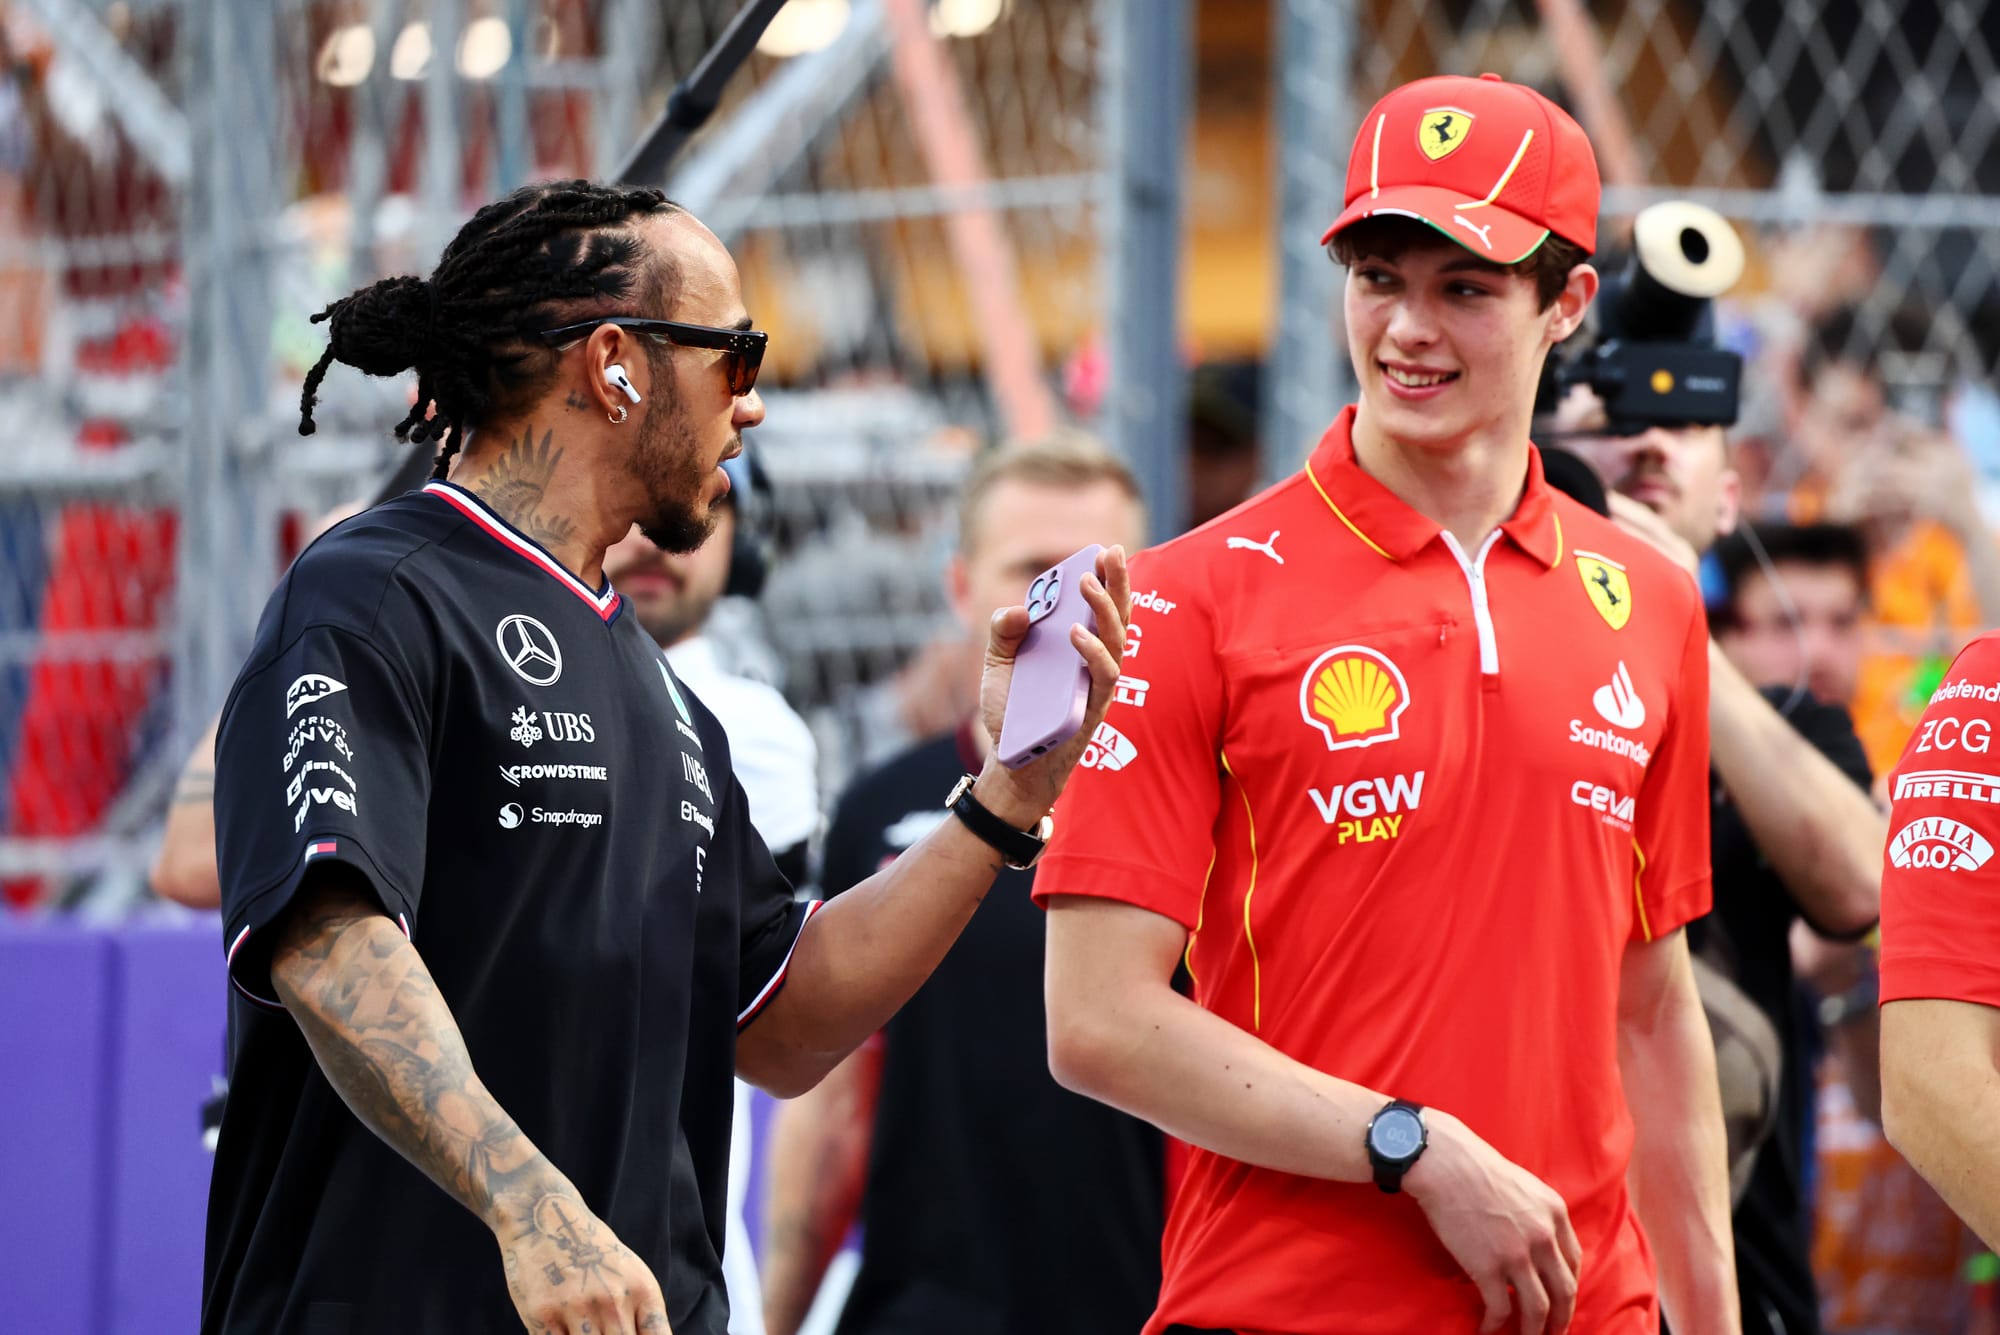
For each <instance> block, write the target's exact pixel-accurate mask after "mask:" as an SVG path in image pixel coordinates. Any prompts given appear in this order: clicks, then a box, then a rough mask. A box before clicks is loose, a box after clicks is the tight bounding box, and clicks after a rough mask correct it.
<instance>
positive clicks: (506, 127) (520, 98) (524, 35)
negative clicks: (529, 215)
mask: <svg viewBox="0 0 2000 1335" xmlns="http://www.w3.org/2000/svg"><path fill="white" fill-rule="evenodd" d="M503 14H504V16H505V18H506V20H507V36H508V38H509V42H508V51H507V63H506V65H505V66H503V67H502V68H501V70H500V73H499V76H498V77H497V78H496V79H495V81H494V82H495V84H496V87H495V89H494V109H493V110H494V119H495V120H496V121H497V122H498V125H497V126H496V135H497V138H498V142H499V148H500V151H499V153H498V154H497V155H496V156H497V158H498V161H497V163H496V164H495V175H497V176H498V177H499V181H498V183H497V184H498V185H499V189H498V191H497V192H496V193H498V194H502V195H504V194H506V193H507V192H508V191H509V190H512V189H513V188H514V187H515V186H518V185H520V184H521V183H522V182H523V181H526V180H527V179H528V172H529V169H530V164H529V161H528V159H529V158H530V157H531V156H532V154H533V150H532V148H531V141H530V139H529V137H528V116H529V110H528V105H529V104H528V59H529V55H530V52H529V51H528V43H529V41H530V40H531V39H532V35H531V34H530V32H529V31H528V0H506V4H505V5H504V6H503Z"/></svg>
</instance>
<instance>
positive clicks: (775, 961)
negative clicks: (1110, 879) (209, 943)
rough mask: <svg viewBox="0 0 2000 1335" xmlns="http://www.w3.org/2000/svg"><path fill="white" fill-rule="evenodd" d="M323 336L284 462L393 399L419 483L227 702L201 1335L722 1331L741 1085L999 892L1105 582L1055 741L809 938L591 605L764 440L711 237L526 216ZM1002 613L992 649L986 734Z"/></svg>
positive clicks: (291, 586)
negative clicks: (218, 1082)
mask: <svg viewBox="0 0 2000 1335" xmlns="http://www.w3.org/2000/svg"><path fill="white" fill-rule="evenodd" d="M322 314H323V318H325V319H326V320H327V322H328V324H329V327H330V329H331V333H332V346H331V347H330V348H329V350H328V353H327V356H326V357H325V358H323V359H322V360H321V362H320V364H319V366H318V367H316V368H315V369H314V372H313V375H312V376H311V377H310V378H309V380H308V383H307V386H306V391H305V395H304V398H303V402H302V409H303V421H302V424H301V429H302V430H307V431H309V430H311V428H312V404H313V398H314V393H315V391H316V390H317V388H318V386H319V383H320V381H321V379H322V377H323V374H324V371H325V368H326V367H327V366H328V365H329V364H330V363H331V362H332V361H335V360H338V361H342V362H346V363H347V364H349V365H352V366H355V367H358V368H360V369H361V370H363V371H366V372H369V373H370V374H375V375H392V374H396V373H398V372H400V371H403V370H405V369H408V368H410V367H414V368H415V369H416V371H417V375H418V392H417V405H416V407H415V408H414V409H413V410H412V411H411V413H410V416H409V417H408V418H406V419H405V420H404V421H403V423H402V424H401V425H400V426H399V427H398V434H399V435H404V436H407V437H410V438H428V439H434V440H436V441H438V442H439V444H440V449H439V453H438V461H437V468H436V472H435V477H436V479H437V480H434V481H432V482H431V483H430V484H429V485H428V486H427V487H425V488H423V489H422V490H421V491H415V492H411V493H409V494H407V495H405V496H402V497H400V498H397V499H395V500H391V501H389V502H386V503H384V504H382V505H378V506H376V507H374V508H373V509H372V510H369V511H367V512H366V513H364V514H362V515H360V516H358V517H356V518H354V519H351V520H349V521H347V522H346V523H344V524H342V525H340V526H339V527H337V528H335V529H334V530H332V532H330V533H329V534H327V535H326V536H325V537H323V538H321V539H320V540H319V541H318V542H316V543H314V544H313V545H312V546H311V547H310V548H308V549H307V550H306V552H305V553H304V554H303V555H301V556H300V558H299V559H298V561H297V562H295V563H294V565H293V567H292V569H291V570H290V572H288V573H287V575H286V576H285V578H284V580H283V582H282V583H281V584H280V585H279V587H278V590H277V592H276V593H275V594H274V595H273V597H272V599H271V602H270V604H269V606H268V607H267V608H266V609H265V613H264V617H263V621H262V623H261V624H260V625H259V627H258V631H257V638H256V643H255V646H254V648H253V650H252V652H251V655H250V657H249V660H248V662H247V663H246V664H245V666H244V669H243V672H242V675H241V676H240V677H239V678H238V680H237V683H236V686H235V688H234V690H233V691H232V692H231V693H230V697H229V700H228V702H227V704H226V705H225V706H224V711H223V717H222V723H221V731H220V734H219V739H218V743H217V779H216V784H217V797H216V811H217V848H218V853H219V860H220V867H221V880H222V907H223V915H224V926H225V941H226V943H227V947H228V956H229V974H230V978H231V981H232V982H233V983H234V985H235V986H234V992H235V999H233V1001H232V1005H233V1006H234V1007H235V1011H236V1014H235V1016H234V1017H233V1018H234V1021H235V1028H236V1042H235V1044H234V1047H233V1053H232V1060H231V1068H232V1069H231V1081H232V1083H231V1093H230V1098H229V1103H228V1108H227V1111H226V1113H225V1116H224V1121H223V1125H222V1130H221V1135H220V1140H219V1144H218V1148H217V1154H216V1164H215V1177H214V1183H213V1186H212V1189H211V1192H210V1206H209V1227H208V1254H207V1264H206V1276H205V1289H204V1301H203V1314H202V1329H203V1331H204V1332H224V1331H257V1332H270V1331H281V1332H289V1331H305V1332H313V1335H322V1333H325V1335H334V1333H336V1332H340V1333H346V1332H353V1333H354V1335H360V1333H361V1332H376V1331H398V1332H404V1331H426V1332H428V1331H473V1330H478V1331H491V1330H501V1329H504V1328H507V1327H509V1326H513V1325H515V1323H517V1322H524V1323H525V1324H526V1325H527V1326H528V1328H529V1329H531V1330H534V1331H551V1332H561V1333H562V1335H585V1332H590V1333H591V1335H597V1333H598V1332H637V1331H648V1332H652V1331H665V1330H669V1329H671V1330H673V1331H677V1332H679V1333H680V1335H722V1332H723V1331H724V1330H725V1328H726V1325H727V1319H728V1311H727V1306H728V1304H727V1300H726V1298H725V1297H724V1291H723V1283H722V1270H721V1265H720V1262H719V1259H718V1257H719V1253H720V1251H721V1246H722V1237H723V1220H722V1214H723V1204H724V1192H723V1183H724V1175H725V1170H726V1164H727V1156H728V1142H729V1130H730V1105H731V1083H730V1074H731V1071H732V1069H733V1070H735V1071H737V1072H740V1073H741V1074H742V1075H743V1076H744V1077H745V1078H746V1079H749V1080H752V1081H754V1082H756V1083H758V1084H760V1085H763V1086H764V1087H766V1088H768V1089H770V1090H772V1091H773V1092H775V1093H779V1094H796V1093H799V1092H801V1091H803V1090H805V1089H807V1088H809V1087H811V1086H812V1085H813V1084H814V1083H815V1082H816V1081H818V1080H819V1079H820V1077H821V1076H823V1075H824V1074H825V1073H826V1072H827V1071H828V1070H829V1069H830V1068H831V1067H832V1066H833V1065H834V1064H835V1063H836V1062H838V1061H839V1060H840V1059H841V1058H842V1057H843V1056H844V1055H846V1053H848V1052H849V1051H850V1050H852V1049H853V1048H854V1047H855V1046H856V1045H857V1044H859V1043H860V1042H861V1041H862V1040H863V1039H865V1038H866V1037H867V1036H868V1035H869V1034H871V1033H873V1032H875V1030H877V1029H878V1028H879V1027H880V1026H881V1025H882V1024H883V1022H884V1021H885V1020H887V1019H888V1017H889V1016H890V1014H891V1013H893V1012H894V1010H895V1009H896V1008H897V1007H898V1006H900V1005H901V1004H902V1002H903V1001H904V1000H906V999H907V998H908V997H909V996H910V994H911V993H912V992H913V991H914V990H915V989H916V987H917V986H918V984H920V983H921V982H922V981H923V979H924V978H925V977H926V976H927V975H928V974H929V973H930V971H931V969H932V968H933V967H934V966H935V965H936V964H937V962H938V960H939V959H940V958H941V957H942V956H943V954H944V952H945V950H946V949H947V947H949V946H950V944H951V942H952V941H953V939H954V938H955V937H956V936H957V935H958V932H959V930H960V929H961V928H962V927H963V926H964V925H965V923H966V921H967V920H968V919H969V918H970V917H971V916H972V913H973V910H974V909H975V908H977V907H978V904H979V901H980V899H981V897H982V896H983V895H984V894H985V892H986V890H987V888H988V887H989V886H990V885H991V884H992V880H993V877H994V874H995V872H996V871H997V870H998V869H999V867H1000V865H1001V862H1002V860H1003V858H1004V859H1006V860H1007V861H1009V862H1013V863H1024V862H1028V861H1032V860H1033V858H1034V856H1035V854H1036V853H1038V852H1039V850H1040V840H1039V839H1038V838H1037V833H1039V834H1040V835H1041V837H1044V838H1045V837H1046V834H1047V829H1046V828H1045V827H1043V826H1042V825H1041V824H1040V822H1041V821H1042V819H1043V817H1044V815H1045V813H1046V812H1047V810H1048V808H1049V806H1050V805H1051V804H1052V803H1053V801H1054V799H1055V796H1056V794H1057V792H1058V791H1059V790H1060V789H1061V787H1062V786H1063V783H1064V782H1065V780H1066V779H1067V777H1068V775H1069V772H1070V769H1071V767H1072V766H1073V765H1074V764H1075V763H1076V760H1077V758H1078V756H1079V755H1080V754H1081V751H1082V746H1083V743H1084V741H1085V740H1086V739H1088V738H1089V736H1090V735H1091V731H1092V729H1093V728H1094V726H1095V724H1096V722H1097V721H1098V720H1099V719H1101V718H1102V717H1103V714H1104V708H1105V705H1106V702H1107V701H1108V699H1109V697H1110V694H1111V691H1112V687H1113V686H1114V684H1115V682H1116V680H1117V676H1118V660H1119V655H1120V653H1121V652H1122V649H1123V643H1124V636H1123V627H1124V617H1125V613H1126V610H1127V608H1128V607H1129V602H1130V589H1129V585H1128V581H1127V579H1126V576H1125V568H1124V560H1123V554H1122V553H1121V552H1118V551H1116V550H1114V551H1113V552H1111V553H1110V554H1108V555H1107V556H1106V558H1105V559H1104V560H1103V561H1101V562H1100V564H1099V570H1098V574H1097V576H1096V577H1094V578H1087V579H1086V580H1085V582H1084V591H1085V594H1086V596H1087V597H1088V598H1089V600H1090V602H1091V605H1092V607H1093V609H1094V611H1095V614H1096V617H1097V624H1098V626H1099V627H1100V628H1101V638H1099V637H1098V636H1092V635H1089V634H1087V633H1086V632H1084V631H1083V630H1082V629H1080V628H1079V629H1076V630H1073V631H1072V632H1071V641H1072V643H1074V644H1075V645H1076V647H1077V648H1078V650H1079V651H1080V652H1081V653H1082V654H1083V655H1084V658H1085V659H1086V661H1087V662H1088V664H1089V668H1090V673H1091V680H1092V686H1091V693H1090V705H1089V717H1088V719H1087V720H1086V723H1085V726H1084V728H1083V730H1082V731H1081V732H1080V733H1078V735H1077V737H1076V739H1075V740H1073V741H1072V742H1070V743H1069V744H1067V745H1065V746H1063V747H1061V748H1058V749H1057V750H1054V751H1052V752H1051V753H1050V754H1049V755H1048V756H1046V757H1044V758H1042V759H1040V760H1038V761H1037V762H1036V763H1034V764H1032V765H1029V766H1027V767H1024V768H1023V769H1020V770H1016V771H1010V770H1007V769H1005V768H1002V767H999V766H996V765H994V764H992V763H989V764H988V765H987V766H986V767H985V768H984V769H983V770H982V771H981V773H980V774H979V775H978V777H977V779H976V780H974V779H971V778H968V779H967V780H965V781H964V782H962V783H961V784H960V785H959V787H958V788H957V789H955V790H954V791H953V793H952V794H951V797H950V799H948V800H949V801H950V802H951V804H952V809H953V810H954V811H955V812H956V813H957V815H958V816H959V819H957V820H953V821H948V822H946V823H945V824H944V825H943V826H941V827H939V828H938V830H937V831H936V832H934V833H933V834H931V835H930V836H929V837H928V838H926V839H925V840H924V841H923V842H922V843H921V844H920V845H919V846H918V847H917V848H916V849H914V850H912V852H911V853H910V854H909V855H907V856H905V857H903V858H902V859H900V860H899V861H898V862H897V863H896V864H895V866H893V867H891V868H889V869H887V870H885V871H884V872H883V873H882V874H880V875H878V876H877V877H875V878H874V880H872V881H870V882H869V883H867V884H865V885H863V886H860V887H857V888H856V889H854V890H850V891H848V892H847V893H846V894H844V895H842V896H841V897H840V899H839V900H838V901H837V902H836V903H833V904H831V905H829V906H827V907H826V908H825V910H824V911H823V912H817V913H814V912H812V911H811V909H810V908H808V907H807V906H803V905H798V904H795V903H794V901H793V898H792V894H791V890H790V887H789V886H788V885H786V883H785V881H784V878H783V877H782V876H781V875H780V874H779V873H778V872H777V870H776V869H775V868H774V866H773V865H772V862H771V858H770V855H769V853H768V852H767V851H766V849H765V847H764V845H763V843H762V842H761V841H760V840H759V839H758V837H757V835H756V833H755V832H754V831H753V830H752V828H751V826H750V823H749V820H748V815H747V806H746V803H745V800H744V796H743V790H742V787H741V785H740V784H739V783H738V782H737V781H736V779H735V777H734V776H733V774H732V772H731V768H730V761H729V750H728V742H727V739H726V738H725V736H724V734H723V731H722V729H721V728H720V727H719V726H718V725H717V723H716V721H715V718H714V716H713V715H711V714H710V713H709V712H708V711H707V710H706V709H705V708H703V707H702V705H701V703H700V701H699V700H697V699H695V698H694V697H693V695H692V694H691V693H690V692H689V691H687V690H686V688H685V687H683V686H682V685H680V683H679V682H678V681H677V679H676V678H675V676H674V673H673V671H672V669H671V668H670V667H669V665H668V664H667V662H666V661H665V659H664V658H663V656H662V654H661V652H660V650H659V648H658V646H657V645H655V644H654V643H653V642H652V640H651V639H649V638H648V637H647V636H646V634H645V632H644V631H643V630H642V629H641V628H640V627H639V626H638V625H637V624H635V622H634V620H633V618H632V617H630V616H624V615H621V612H622V611H623V607H624V603H623V600H622V599H621V598H620V596H619V594H618V593H617V591H616V590H615V589H613V588H612V587H611V585H610V584H609V582H608V581H606V580H603V578H602V571H603V559H604V553H605V549H606V548H607V547H609V546H610V545H611V544H612V543H613V542H615V541H616V540H618V539H619V538H621V537H623V536H624V535H625V533H626V532H627V531H628V530H629V529H630V528H631V527H632V525H633V524H634V523H637V524H638V525H639V526H640V527H641V528H642V529H643V530H644V531H645V532H647V533H648V534H649V535H650V536H652V537H653V539H654V540H655V541H656V542H658V543H659V544H660V545H661V546H663V547H665V548H667V549H668V550H687V549H689V548H692V547H694V546H696V545H698V544H699V543H700V542H701V540H702V539H703V537H704V536H705V535H706V533H707V532H708V530H709V528H710V526H711V524H712V523H713V518H712V514H713V507H714V506H715V505H716V503H717V501H718V500H720V499H721V497H722V495H723V494H724V493H725V492H726V490H727V487H728V482H727V479H726V477H725V475H724V474H723V472H722V471H721V469H720V464H721V462H722V460H723V459H725V458H727V457H730V456H732V455H734V454H735V453H736V452H737V451H738V450H739V449H740V448H741V443H740V433H741V431H742V430H743V428H745V427H749V426H754V425H755V424H756V423H757V422H759V421H760V420H762V418H763V412H764V409H763V404H762V402H761V401H760V400H759V398H758V397H757V394H756V391H755V389H754V383H755V379H756V373H757V368H758V364H759V361H760V358H761V354H762V351H763V343H764V335H762V334H760V333H757V332H754V331H752V330H751V329H750V319H749V317H748V315H747V314H746V313H745V311H744V307H743V299H742V295H741V291H740V284H739V279H738V276H737V272H736V267H735V265H734V263H733V262H732V261H731V259H730V258H729V254H728V252H727V251H726V250H724V249H723V247H722V244H721V243H720V242H719V241H717V240H716V238H715V237H714V235H713V234H711V233H710V232H709V231H708V230H707V229H706V228H704V227H703V226H702V225H701V224H700V223H699V222H697V221H695V219H694V218H693V217H691V216H690V215H688V214H687V213H686V212H685V211H683V210H681V209H680V208H678V207H676V206H674V205H672V204H670V203H668V202H667V201H666V199H665V198H664V197H663V196H661V195H660V194H659V193H658V192H656V191H650V190H626V189H612V188H605V187H597V186H591V185H587V184H585V183H583V182H568V183H562V184H555V185H544V186H535V187H529V188H527V189H523V190H520V191H517V192H515V193H514V194H512V195H510V196H508V197H507V198H506V199H504V200H501V201H500V202H498V203H496V204H493V205H490V206H488V207H487V208H484V209H482V210H480V211H479V212H478V213H477V214H476V215H474V217H473V218H472V220H471V221H470V222H468V223H467V224H466V225H465V227H464V228H463V230H461V231H460V232H459V234H458V236H457V237H456V238H455V239H454V240H453V241H452V243H451V244H450V245H449V246H448V247H447V248H446V249H445V252H444V254H443V256H442V257H441V259H440V260H439V263H438V266H437V269H436V271H435V272H434V273H433V274H432V275H431V277H430V278H429V279H427V280H426V279H416V278H399V279H392V280H389V281H387V282H383V283H377V284H375V285H373V286H372V287H368V288H364V289H362V290H361V291H358V292H356V293H354V294H353V295H352V296H350V297H347V298H346V299H344V300H342V301H339V302H336V303H334V305H333V306H332V307H330V308H328V310H327V311H325V312H323V313H322ZM1026 621H1027V614H1026V612H1025V610H1024V609H1021V608H1012V609H1009V610H1008V611H1006V612H1004V613H1002V614H1001V615H1000V616H998V617H996V618H995V620H994V622H993V627H992V631H991V635H990V639H989V644H988V650H987V667H986V680H985V685H984V695H983V700H984V706H985V713H986V720H987V723H988V725H989V726H990V727H991V728H993V729H994V730H996V731H997V730H998V728H999V724H1000V714H1001V711H1002V709H1003V708H1004V705H1005V700H1006V694H1007V689H1008V686H1009V683H1010V680H1011V674H1012V665H1013V653H1014V650H1015V648H1016V647H1017V646H1018V645H1019V643H1020V641H1021V637H1022V636H1023V635H1024V634H1025V633H1026V628H1027V626H1026ZM939 797H940V799H941V800H947V799H945V795H944V794H940V795H939ZM1031 830H1032V831H1033V832H1031ZM812 907H814V908H816V907H817V906H812ZM248 1003H258V1004H256V1005H253V1004H248ZM260 1006H261V1007H262V1009H260ZM753 1020H754V1023H752V1021H753ZM419 1174H422V1175H423V1176H427V1177H429V1178H430V1179H431V1183H435V1186H433V1185H430V1184H428V1183H426V1182H424V1181H423V1180H422V1177H420V1176H419ZM439 1188H442V1190H439ZM669 1318H671V1325H670V1324H669Z"/></svg>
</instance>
